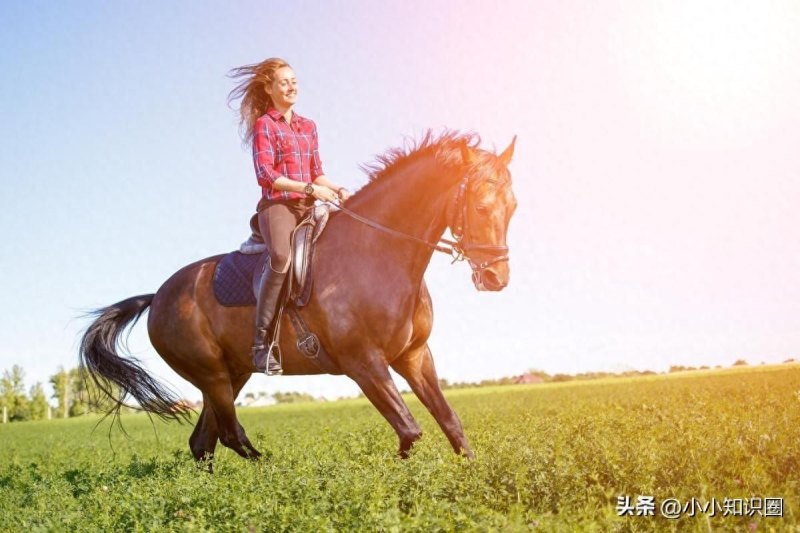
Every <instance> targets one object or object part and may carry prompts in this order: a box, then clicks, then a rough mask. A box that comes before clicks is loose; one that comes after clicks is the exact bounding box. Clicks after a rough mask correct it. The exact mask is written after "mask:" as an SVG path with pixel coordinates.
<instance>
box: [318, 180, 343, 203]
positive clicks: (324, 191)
mask: <svg viewBox="0 0 800 533" xmlns="http://www.w3.org/2000/svg"><path fill="white" fill-rule="evenodd" d="M312 187H314V192H313V193H311V195H312V196H313V197H314V198H316V199H317V200H322V201H323V202H331V203H336V200H337V199H338V198H339V197H338V196H337V195H336V193H335V192H334V191H333V189H330V188H328V187H326V186H325V185H316V184H315V185H312Z"/></svg>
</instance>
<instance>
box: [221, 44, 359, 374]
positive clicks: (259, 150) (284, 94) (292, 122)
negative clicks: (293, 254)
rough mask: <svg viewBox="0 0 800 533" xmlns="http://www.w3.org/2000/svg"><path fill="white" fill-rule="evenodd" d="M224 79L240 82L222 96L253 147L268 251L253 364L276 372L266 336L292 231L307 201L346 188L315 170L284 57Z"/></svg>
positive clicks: (309, 123) (343, 193) (314, 153)
mask: <svg viewBox="0 0 800 533" xmlns="http://www.w3.org/2000/svg"><path fill="white" fill-rule="evenodd" d="M231 77H233V78H241V79H242V81H241V82H240V83H239V85H237V86H236V88H234V89H233V91H231V93H230V96H229V101H231V100H235V99H238V98H241V104H240V106H239V112H240V116H241V124H242V125H244V126H245V141H246V142H247V143H249V144H251V145H252V148H253V165H254V166H255V171H256V179H257V180H258V184H259V185H260V186H261V200H260V201H259V202H258V205H257V207H256V211H257V212H258V227H259V230H260V231H261V235H262V236H263V237H264V240H265V242H266V243H267V247H268V250H269V259H268V261H267V262H266V263H265V264H264V270H263V272H262V274H261V282H260V285H259V290H258V298H257V304H256V334H255V338H254V339H253V347H252V356H253V364H254V366H255V367H256V368H257V369H259V370H260V371H262V372H265V373H266V374H267V375H270V376H271V375H277V374H282V373H283V369H282V368H281V363H280V361H278V359H277V358H276V357H275V355H274V353H273V350H272V345H270V344H269V343H268V342H267V339H268V332H269V329H270V325H271V324H272V321H273V319H274V317H275V312H276V310H277V308H278V299H279V298H280V293H281V289H282V288H283V285H284V281H285V279H286V275H287V271H288V270H289V257H290V255H289V254H290V246H291V243H290V237H291V234H292V230H294V228H295V227H296V226H297V224H298V223H299V222H300V221H301V220H302V219H303V217H304V216H305V215H306V213H307V212H308V210H309V209H310V208H311V207H313V205H314V199H315V198H316V199H317V200H322V201H327V202H333V201H334V200H336V199H337V198H338V199H340V200H342V201H345V200H347V198H349V197H350V193H349V192H348V191H347V189H345V188H344V187H341V186H339V185H337V184H336V183H334V182H332V181H331V180H329V179H328V178H327V177H326V176H325V173H324V172H323V171H322V162H321V161H320V156H319V145H318V137H317V126H316V124H314V121H313V120H310V119H308V118H305V117H302V116H300V115H298V114H297V113H295V112H294V104H295V102H296V101H297V78H296V77H295V74H294V71H293V70H292V67H290V66H289V64H288V63H287V62H286V61H284V60H283V59H279V58H270V59H267V60H265V61H262V62H261V63H258V64H255V65H246V66H243V67H238V68H236V69H233V71H231Z"/></svg>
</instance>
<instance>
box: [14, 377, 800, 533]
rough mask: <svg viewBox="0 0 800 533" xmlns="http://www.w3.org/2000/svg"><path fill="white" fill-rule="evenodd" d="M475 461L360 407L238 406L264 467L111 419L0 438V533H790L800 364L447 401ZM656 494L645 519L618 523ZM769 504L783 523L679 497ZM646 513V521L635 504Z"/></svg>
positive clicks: (501, 390)
mask: <svg viewBox="0 0 800 533" xmlns="http://www.w3.org/2000/svg"><path fill="white" fill-rule="evenodd" d="M447 396H448V398H449V399H450V401H451V403H452V404H453V405H454V407H455V408H456V410H457V412H458V413H459V415H460V416H461V418H462V421H463V422H464V425H465V429H466V432H467V436H468V437H469V438H470V440H471V443H472V445H473V448H474V450H475V452H476V455H477V458H476V459H475V460H474V461H468V460H465V459H462V458H460V457H458V456H456V455H455V454H453V453H452V451H451V449H450V446H449V444H448V443H447V441H446V439H445V438H444V436H443V434H442V433H441V432H440V431H439V429H438V427H436V425H435V422H434V421H433V419H432V418H431V417H430V416H429V415H428V413H427V412H425V410H424V408H423V407H422V406H421V405H420V404H419V403H418V402H416V401H415V400H413V399H412V398H411V397H407V401H408V402H409V404H410V406H411V408H412V410H413V411H414V413H415V416H416V417H417V419H418V420H419V421H420V423H421V425H422V427H423V430H424V432H425V436H424V437H423V439H422V440H421V441H420V442H419V443H418V445H417V447H416V448H415V449H414V452H413V454H412V456H411V458H410V459H408V460H400V459H398V458H397V457H396V456H395V451H396V447H397V442H396V437H395V435H394V432H393V431H392V429H391V428H390V427H389V425H388V424H386V423H385V421H384V420H383V419H382V418H381V417H380V415H379V414H378V412H377V411H376V410H375V409H374V408H373V407H372V406H371V405H370V404H369V403H368V402H367V401H366V400H363V399H354V400H346V401H339V402H332V403H304V404H283V405H276V406H271V407H266V408H260V409H242V410H241V411H240V419H241V421H242V424H243V425H244V426H245V428H246V429H247V431H248V434H249V435H250V437H251V439H252V440H253V441H254V443H255V445H256V447H257V448H259V449H261V450H262V451H267V452H268V454H269V457H268V458H267V459H266V460H262V461H260V462H258V463H250V462H247V461H244V460H242V459H240V458H239V457H238V456H237V455H236V454H234V453H233V452H231V451H229V450H227V449H224V448H222V447H219V448H218V454H217V457H216V459H215V470H214V473H213V474H209V473H207V472H206V471H205V470H203V469H200V468H198V467H197V466H196V465H195V463H194V462H193V460H192V459H191V456H190V454H189V451H188V446H187V439H188V437H189V434H190V432H191V428H190V427H188V426H186V425H184V426H180V425H175V424H173V425H165V424H163V423H161V422H158V421H153V422H151V421H150V420H149V419H148V417H146V416H144V415H136V414H123V418H122V422H123V424H124V427H125V430H126V431H127V432H128V435H129V436H128V437H126V436H125V435H124V434H123V433H122V432H121V431H120V430H119V429H118V428H111V427H110V425H109V421H108V420H106V421H104V422H101V423H100V424H99V425H98V421H99V417H96V416H93V415H89V416H84V417H80V418H70V419H61V420H51V421H41V422H27V423H24V424H6V425H3V426H0V456H1V457H2V461H0V530H2V531H97V530H107V531H262V530H264V531H347V530H363V531H438V530H441V531H475V530H481V531H483V530H502V531H526V530H541V531H574V530H582V531H612V530H613V531H662V530H663V531H670V530H675V531H687V530H688V531H708V530H710V529H713V530H720V531H728V530H730V531H789V530H795V531H800V520H798V512H800V507H798V503H799V498H798V495H800V365H778V366H763V367H737V368H735V369H726V370H722V371H720V370H709V371H695V372H681V373H674V374H669V375H657V376H646V377H632V378H616V379H609V380H602V379H601V380H592V381H574V382H565V383H547V384H537V385H518V386H505V387H484V388H480V389H460V390H453V391H448V393H447ZM625 496H627V497H629V498H630V499H631V501H632V502H633V503H636V502H637V498H638V497H639V496H652V497H653V499H654V501H655V512H654V515H655V516H636V515H635V514H634V515H633V516H631V515H630V514H628V515H625V516H620V515H619V502H620V497H625ZM767 497H770V498H772V497H781V498H783V500H782V504H783V507H782V514H783V517H777V516H774V517H765V516H761V514H763V513H761V514H760V513H754V514H753V516H746V515H745V513H741V514H740V513H736V514H734V513H728V515H727V516H724V513H723V510H722V509H720V510H718V511H716V512H715V513H714V516H711V510H710V509H709V510H707V512H702V513H696V516H694V517H690V516H681V517H680V518H678V519H668V518H666V517H664V516H660V512H659V503H661V502H662V501H663V500H665V499H666V498H676V499H678V500H680V501H681V502H689V501H691V500H692V499H693V498H694V499H696V500H698V501H705V502H707V501H710V500H712V499H715V500H716V501H718V502H719V503H722V502H723V500H724V499H725V498H728V499H738V498H740V499H742V500H747V501H751V499H753V498H767ZM640 510H641V509H640Z"/></svg>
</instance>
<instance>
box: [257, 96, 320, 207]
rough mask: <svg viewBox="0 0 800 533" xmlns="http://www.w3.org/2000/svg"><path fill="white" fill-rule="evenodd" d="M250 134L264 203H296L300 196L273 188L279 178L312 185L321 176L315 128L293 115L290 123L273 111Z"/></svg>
mask: <svg viewBox="0 0 800 533" xmlns="http://www.w3.org/2000/svg"><path fill="white" fill-rule="evenodd" d="M253 131H254V134H253V165H254V166H255V169H256V179H257V180H258V184H259V185H261V195H262V197H263V198H264V199H265V200H299V199H302V198H305V197H306V195H305V194H304V193H301V192H290V191H279V190H277V189H273V188H272V184H273V183H275V180H276V179H278V178H279V177H280V176H284V177H287V178H289V179H292V180H297V181H301V182H303V183H312V182H313V181H314V180H315V179H317V178H318V177H319V176H322V175H323V174H324V172H323V171H322V162H321V161H320V159H319V145H318V142H317V125H316V124H314V121H313V120H310V119H307V118H305V117H301V116H300V115H298V114H297V113H292V120H291V122H286V119H285V118H284V117H283V115H281V114H280V112H279V111H278V110H277V109H275V108H274V107H270V108H269V109H267V112H266V113H265V114H264V115H262V116H261V117H260V118H259V119H258V120H256V125H255V128H254V130H253Z"/></svg>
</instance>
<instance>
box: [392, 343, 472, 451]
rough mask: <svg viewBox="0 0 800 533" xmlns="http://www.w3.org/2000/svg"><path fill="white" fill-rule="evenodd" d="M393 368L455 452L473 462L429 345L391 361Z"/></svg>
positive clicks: (462, 429)
mask: <svg viewBox="0 0 800 533" xmlns="http://www.w3.org/2000/svg"><path fill="white" fill-rule="evenodd" d="M392 368H394V369H395V371H397V373H398V374H400V375H401V376H403V378H404V379H405V380H406V381H408V384H409V385H410V386H411V390H413V391H414V394H416V395H417V398H419V400H420V401H421V402H422V403H423V404H424V405H425V407H427V408H428V411H430V413H431V414H432V415H433V418H435V419H436V422H438V424H439V427H441V428H442V431H444V434H445V435H447V440H449V441H450V444H451V445H452V446H453V449H454V450H455V452H456V453H460V454H463V455H465V456H466V457H469V458H470V459H472V458H473V457H474V456H475V454H473V453H472V448H470V446H469V443H468V442H467V437H466V435H464V428H463V427H462V426H461V420H459V418H458V415H457V414H456V412H455V411H453V408H452V407H450V404H449V403H447V400H446V399H445V397H444V394H442V388H441V387H440V386H439V378H438V377H437V375H436V368H435V367H434V365H433V356H432V355H431V351H430V348H428V345H427V343H426V344H423V345H422V346H420V347H419V348H416V349H414V350H410V351H408V352H406V353H404V354H403V355H401V356H400V357H398V358H397V359H396V360H395V361H393V362H392Z"/></svg>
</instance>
